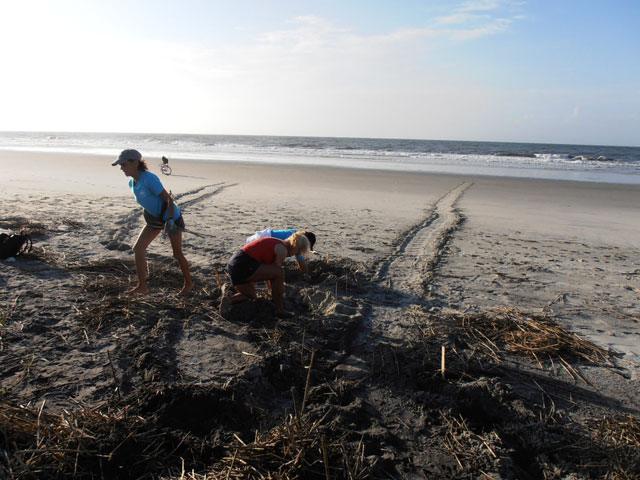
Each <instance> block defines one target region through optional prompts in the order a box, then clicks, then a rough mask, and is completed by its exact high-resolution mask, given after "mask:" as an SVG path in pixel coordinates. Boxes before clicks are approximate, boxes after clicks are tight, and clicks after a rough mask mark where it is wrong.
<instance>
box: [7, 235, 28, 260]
mask: <svg viewBox="0 0 640 480" xmlns="http://www.w3.org/2000/svg"><path fill="white" fill-rule="evenodd" d="M32 245H33V243H32V242H31V237H30V236H29V235H27V234H26V233H22V234H20V235H18V234H14V235H7V234H6V233H0V258H1V259H3V260H4V259H7V258H9V257H15V256H16V255H20V254H21V253H27V252H30V251H31V247H32Z"/></svg>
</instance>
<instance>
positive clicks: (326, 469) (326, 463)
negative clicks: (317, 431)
mask: <svg viewBox="0 0 640 480" xmlns="http://www.w3.org/2000/svg"><path fill="white" fill-rule="evenodd" d="M322 458H323V459H324V475H325V477H326V479H327V480H331V475H330V474H329V455H328V454H327V439H326V438H325V436H324V435H322Z"/></svg>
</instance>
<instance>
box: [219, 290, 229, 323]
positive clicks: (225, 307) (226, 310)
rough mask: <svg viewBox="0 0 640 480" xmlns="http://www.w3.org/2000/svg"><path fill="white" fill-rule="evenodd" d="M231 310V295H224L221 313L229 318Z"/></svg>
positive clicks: (221, 301)
mask: <svg viewBox="0 0 640 480" xmlns="http://www.w3.org/2000/svg"><path fill="white" fill-rule="evenodd" d="M230 311H231V297H228V296H226V295H225V296H224V297H222V298H221V299H220V315H222V317H223V318H227V316H228V315H229V312H230Z"/></svg>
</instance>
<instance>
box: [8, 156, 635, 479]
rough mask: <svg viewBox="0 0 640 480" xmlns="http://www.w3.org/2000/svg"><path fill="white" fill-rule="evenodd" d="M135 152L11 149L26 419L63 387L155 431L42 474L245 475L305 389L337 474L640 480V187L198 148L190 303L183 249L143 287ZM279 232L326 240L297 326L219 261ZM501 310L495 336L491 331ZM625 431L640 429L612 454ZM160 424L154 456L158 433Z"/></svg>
mask: <svg viewBox="0 0 640 480" xmlns="http://www.w3.org/2000/svg"><path fill="white" fill-rule="evenodd" d="M111 161H112V159H111V158H105V157H98V156H86V155H85V156H80V155H77V156H74V155H51V154H46V155H45V154H33V153H15V152H2V153H0V166H1V167H2V172H3V175H2V178H1V179H0V187H1V188H0V202H1V206H2V212H3V214H2V218H1V219H0V229H4V230H21V229H24V230H25V231H27V232H30V233H31V235H32V237H33V243H34V250H33V252H32V253H31V254H28V255H24V256H19V257H18V258H17V259H16V261H13V262H12V261H2V262H0V315H1V317H0V318H1V323H0V338H1V342H2V343H1V346H0V361H1V364H2V371H1V374H0V388H2V395H3V397H2V401H3V402H4V403H3V405H4V406H5V407H4V408H5V412H8V411H9V410H8V409H11V408H15V409H20V408H21V407H20V406H27V410H29V409H31V410H33V411H35V412H38V411H39V410H38V409H39V408H41V407H42V404H43V401H45V400H46V403H45V407H44V408H43V411H45V412H48V413H49V414H50V415H52V417H50V421H51V422H55V421H56V420H55V419H56V418H58V417H57V416H56V415H60V414H61V412H63V411H64V410H63V409H66V411H67V412H86V411H91V412H95V411H100V412H105V411H108V412H110V413H109V415H112V416H111V417H109V415H107V414H104V415H106V417H108V418H115V417H117V418H134V417H135V418H137V419H140V418H144V419H146V422H147V423H144V426H143V427H136V428H137V429H136V430H134V431H135V432H137V433H136V434H137V435H138V437H136V436H135V435H133V436H132V434H127V433H124V434H123V436H122V437H118V433H122V432H128V431H129V430H127V428H130V425H129V427H127V428H125V426H124V424H123V425H120V424H118V423H117V422H116V424H117V425H119V427H118V428H115V427H113V426H112V430H111V431H110V432H111V433H110V434H109V435H105V436H104V438H103V437H101V436H100V435H99V434H98V433H96V434H95V435H94V440H93V443H91V442H90V441H89V440H84V442H85V443H84V445H87V444H90V443H91V448H89V447H86V448H87V451H86V452H84V453H83V455H80V454H79V453H78V452H80V451H81V450H80V447H77V451H76V453H77V454H76V457H75V458H76V460H75V464H73V462H71V466H69V465H67V464H65V463H64V462H62V461H58V463H55V461H53V460H51V457H50V456H49V457H47V456H46V455H43V458H44V457H46V459H42V458H41V459H40V463H43V464H47V462H49V463H48V464H47V465H49V466H51V465H53V467H51V468H52V470H51V472H54V473H51V472H49V473H47V475H49V474H50V476H49V477H48V476H46V475H44V474H42V473H41V474H40V478H53V477H54V476H55V472H58V471H59V472H67V473H68V471H67V470H65V468H67V469H68V468H72V469H75V472H76V476H77V477H78V478H91V477H90V476H89V474H88V473H86V472H89V471H91V472H94V473H95V472H96V471H98V470H99V471H101V472H102V473H101V474H102V475H104V476H105V478H140V477H142V476H143V473H144V474H145V475H150V476H160V475H165V476H166V477H172V476H173V478H179V476H180V469H181V468H182V463H181V462H182V461H184V465H185V468H186V469H187V471H191V469H194V471H195V472H196V473H193V474H192V477H193V478H199V477H197V475H198V474H204V473H206V472H209V473H211V474H212V475H213V473H217V474H220V475H223V474H224V472H227V473H228V472H230V471H232V470H233V471H235V470H234V469H238V468H240V467H239V466H238V465H239V463H235V462H233V461H230V460H229V458H233V456H234V455H238V452H239V451H240V452H242V449H240V450H238V449H237V447H238V446H239V445H240V444H238V438H242V439H243V440H244V441H245V442H247V443H250V441H252V440H254V437H255V436H256V435H257V434H256V432H258V433H260V434H262V433H265V432H271V431H272V430H271V429H273V428H275V426H277V425H280V424H281V422H285V423H286V419H287V418H289V417H287V412H288V413H292V412H294V411H296V406H297V407H298V410H299V409H300V408H301V405H302V404H303V403H304V402H305V400H304V399H303V398H302V397H303V392H304V391H305V390H306V391H307V393H308V398H307V399H306V405H305V406H306V411H305V412H303V413H300V412H299V415H298V419H300V418H304V419H307V420H308V421H309V422H311V423H313V422H317V424H316V427H314V428H315V430H314V429H311V430H312V431H313V432H316V433H314V434H311V433H309V432H307V433H308V434H309V435H310V438H311V439H312V440H309V441H310V442H311V443H313V442H314V441H316V440H317V441H319V440H318V439H319V438H320V435H319V433H317V432H322V434H323V435H324V436H325V437H326V438H327V439H328V441H329V444H328V447H327V448H326V449H325V451H328V463H329V464H330V473H331V476H332V478H364V476H366V475H371V476H372V477H373V478H481V477H482V475H483V474H484V475H486V476H485V477H484V478H487V476H488V477H489V478H598V477H601V476H603V475H605V474H607V472H608V473H609V474H611V472H614V474H616V475H618V476H617V477H616V476H611V477H610V478H637V476H638V475H640V444H639V443H638V442H639V441H640V436H638V435H640V434H638V423H637V422H638V420H637V419H638V415H639V413H640V412H639V411H638V410H639V408H638V405H640V402H639V399H640V398H639V397H640V388H639V387H640V378H639V372H640V340H639V337H638V330H639V324H638V322H639V321H640V314H639V312H640V308H639V306H640V247H639V245H638V238H640V222H638V218H640V207H639V206H640V188H639V187H637V186H630V185H613V184H594V183H576V182H561V181H540V180H523V179H507V178H493V177H461V176H453V175H430V174H406V173H393V172H378V171H363V170H350V169H333V168H332V169H329V168H316V167H287V166H267V165H256V164H246V165H245V164H231V163H215V164H212V163H205V162H194V161H184V160H178V159H176V160H172V166H173V174H172V175H171V176H161V180H162V181H163V184H164V185H165V188H166V189H167V190H171V191H172V192H173V195H174V197H175V198H176V200H177V202H178V203H179V205H180V206H181V208H182V209H183V211H184V216H185V222H186V226H187V229H188V232H187V233H186V234H185V236H184V250H185V254H186V256H187V259H188V260H189V261H190V263H191V266H192V271H193V276H194V280H195V282H196V288H195V290H194V292H193V295H192V296H191V297H189V298H187V299H186V300H176V299H175V297H174V296H173V295H174V293H175V292H176V291H177V290H178V289H179V287H180V284H181V278H180V274H179V270H178V267H177V265H176V264H175V262H174V260H173V259H172V258H171V250H170V247H169V244H168V241H167V240H166V239H159V240H157V241H156V242H154V243H153V244H152V245H151V247H150V249H149V252H148V259H149V263H150V287H151V289H152V291H151V293H150V294H149V295H148V296H145V297H142V298H135V299H130V298H128V297H126V296H125V295H123V293H124V291H125V290H126V289H127V288H130V287H131V286H132V285H133V282H134V272H133V258H132V254H131V252H130V247H131V245H132V244H133V242H134V241H135V238H136V236H137V234H138V232H139V230H140V228H141V226H142V224H143V223H142V222H143V220H142V215H141V210H140V208H139V207H138V205H137V204H136V203H135V200H134V198H133V196H132V195H131V193H130V192H129V191H128V188H127V179H126V178H125V177H124V175H123V174H122V173H121V171H120V170H119V169H118V168H116V167H111V166H110V162H111ZM158 163H159V161H158V160H157V159H153V160H151V161H150V162H149V164H150V167H151V171H153V172H154V173H159V166H158ZM266 227H274V228H298V229H303V228H308V229H311V230H312V231H314V232H315V233H316V235H317V237H318V243H317V245H316V250H317V251H318V252H319V253H318V255H316V257H315V258H314V259H313V260H312V262H311V267H312V269H311V273H310V275H308V276H302V275H301V274H299V273H298V272H297V271H296V270H295V268H294V263H293V262H290V263H288V264H287V269H286V270H287V271H286V274H287V290H286V294H285V306H286V307H287V308H288V309H290V310H292V311H294V312H295V317H294V319H292V320H287V321H280V322H279V321H277V320H276V319H275V318H274V317H273V314H272V311H271V306H270V303H269V302H268V301H267V300H266V299H260V300H258V301H256V302H249V303H247V304H244V305H238V306H236V307H234V309H233V311H232V313H231V316H230V318H229V319H223V318H221V317H220V316H219V315H218V314H217V306H218V303H219V295H220V288H219V285H218V283H217V273H218V274H220V275H221V278H222V280H225V277H224V274H223V269H224V265H225V264H226V261H227V259H228V258H229V257H230V255H231V254H232V253H233V252H234V251H235V249H236V248H238V247H239V246H240V245H241V244H242V243H243V242H244V239H245V238H246V237H247V236H249V235H251V234H252V233H254V231H255V230H259V229H262V228H266ZM505 318H507V320H508V322H510V323H509V324H510V325H513V324H515V323H519V322H524V323H521V325H526V324H527V319H529V324H531V325H534V326H540V325H542V324H545V325H546V323H544V322H547V321H548V322H550V325H551V326H552V327H553V328H555V327H556V326H557V327H558V328H560V329H566V332H565V330H562V332H565V333H563V335H566V337H559V338H561V339H562V338H574V337H572V336H571V333H576V334H578V335H579V336H578V337H575V338H578V339H580V340H585V341H586V342H590V343H589V344H587V345H591V346H592V347H591V346H589V347H584V348H583V350H582V351H581V352H582V354H580V352H578V350H580V348H582V347H580V348H578V347H575V346H574V347H564V348H565V349H564V350H563V349H562V348H561V347H560V346H559V345H560V343H561V342H560V340H557V339H556V340H554V341H555V342H556V343H555V344H553V342H550V343H551V344H553V345H550V344H547V345H546V346H544V347H541V346H540V345H539V344H537V347H536V348H537V349H535V348H531V349H529V350H528V351H527V352H528V354H522V352H521V351H520V352H519V351H518V349H517V348H515V347H514V345H515V344H516V343H517V342H516V341H515V337H514V336H513V335H514V334H511V335H512V336H511V337H510V338H511V340H504V339H503V340H504V341H503V342H502V343H500V342H499V341H498V340H496V339H497V338H498V337H496V336H491V335H492V334H496V331H495V325H496V323H495V322H496V321H498V320H500V321H503V320H504V319H505ZM486 321H489V322H494V323H492V325H493V326H494V331H493V332H490V331H489V330H486V329H485V330H482V331H481V332H480V333H478V331H473V332H475V333H473V332H472V331H471V330H470V322H471V325H473V322H476V325H481V324H483V323H482V322H486ZM519 324H520V323H519ZM500 325H502V327H501V328H503V329H504V328H507V327H505V326H504V325H506V324H500ZM544 337H545V338H547V337H549V335H546V334H545V335H544ZM442 346H444V347H445V355H446V359H447V363H446V367H447V368H446V371H445V373H444V375H443V374H442V373H441V371H440V369H441V347H442ZM585 348H586V350H585ZM600 349H601V350H600ZM312 352H314V353H313V357H312ZM584 352H588V353H584ZM593 352H596V353H595V356H590V355H591V354H592V353H593ZM598 352H599V353H598ZM581 355H582V356H581ZM312 361H313V362H314V363H313V365H312V368H311V369H310V370H309V369H308V368H307V369H305V366H309V364H310V362H312ZM309 371H310V372H311V374H310V375H309V377H307V374H308V372H309ZM307 382H308V387H307ZM292 387H295V388H296V389H297V390H296V393H294V394H293V396H292V393H291V388H292ZM296 395H297V397H296ZM292 398H297V399H298V402H297V405H294V403H293V401H292ZM18 411H22V410H18ZM7 415H8V414H7ZM15 415H17V414H15ZM15 415H14V417H11V418H13V419H14V421H15V418H17V417H15ZM106 417H105V418H106ZM7 418H8V417H7ZM25 418H26V417H25ZM34 418H35V417H34ZM38 418H39V417H38ZM92 418H93V417H92ZM101 418H102V417H101ZM85 420H86V418H85ZM605 420H606V422H609V421H611V422H613V423H612V425H614V427H612V428H613V431H614V432H618V433H619V432H620V431H621V427H619V426H620V425H621V424H624V425H627V427H625V428H628V432H635V433H634V434H635V435H637V436H635V437H633V436H632V437H629V435H631V433H628V434H627V437H626V438H631V441H630V443H629V442H627V443H625V442H622V441H616V442H617V443H616V442H613V443H612V442H611V441H610V439H609V438H608V437H607V435H606V432H605V430H604V427H603V425H605V423H606V422H605ZM92 421H93V422H94V423H93V424H92V425H93V426H94V427H95V428H96V429H98V427H96V426H95V422H97V421H96V420H95V419H94V420H92ZM616 422H618V423H616ZM620 422H622V423H620ZM624 422H626V423H624ZM98 423H99V422H98ZM296 425H297V427H296V428H300V421H299V422H298V423H297V424H296ZM318 425H320V426H318ZM607 425H608V423H607ZM629 425H630V426H629ZM0 427H3V428H4V431H5V433H6V431H7V428H9V427H7V426H6V425H3V424H2V423H0ZM87 428H88V427H87ZM98 430H99V429H98ZM100 431H101V430H100ZM121 431H122V432H121ZM625 431H627V430H625ZM114 432H115V433H114ZM140 432H146V434H148V436H145V435H146V434H143V433H140ZM158 432H161V433H162V435H164V437H163V438H165V440H163V441H162V442H159V443H156V444H154V448H155V450H154V451H155V452H156V455H155V456H154V455H151V454H149V451H150V450H153V449H151V448H150V447H149V445H148V444H145V443H144V441H143V440H145V439H148V438H154V439H157V438H158V435H159V434H160V433H158ZM603 432H604V433H603ZM12 433H13V434H15V435H16V436H18V435H17V434H16V432H12V431H11V430H9V433H8V435H9V437H11V435H12ZM265 434H266V433H265ZM69 435H71V434H69ZM127 435H128V436H127ZM234 435H235V436H234ZM316 437H317V438H316ZM95 438H98V439H101V441H97V440H95ZM107 438H108V439H109V440H107ZM135 438H137V441H135V442H134V441H133V440H132V439H135ZM30 441H33V439H30V437H29V436H28V435H26V436H25V437H24V438H22V437H20V439H19V441H18V440H17V439H15V440H12V439H11V438H9V440H5V443H4V445H3V446H2V449H3V450H4V451H6V452H7V457H6V459H4V460H1V461H0V466H2V468H4V470H0V471H3V472H4V473H5V474H7V473H8V474H9V475H14V477H15V478H20V477H18V476H17V475H16V474H15V472H16V471H17V470H16V469H19V468H22V467H21V465H20V463H21V462H22V461H23V460H24V455H25V454H24V452H21V450H28V449H29V445H30V443H29V442H30ZM51 441H52V442H53V440H51ZM12 442H13V443H12ZM127 442H128V443H127ZM132 442H133V444H132ZM154 442H158V441H157V440H154ZM634 442H635V443H634ZM32 443H33V442H32ZM42 445H45V446H46V442H44V443H43V442H41V445H40V447H39V448H40V449H41V450H42V449H44V448H45V447H43V446H42ZM123 445H124V446H123ZM310 445H311V444H310ZM561 445H562V446H565V447H563V448H564V449H562V448H559V446H561ZM567 445H569V446H567ZM51 448H53V447H51ZM245 448H248V447H245ZM298 448H301V447H298ZM234 449H235V450H234ZM32 450H33V449H32ZM106 450H108V451H106ZM115 452H117V453H115ZM197 452H199V453H197ZM234 452H235V454H234ZM261 452H264V449H263V450H261ZM110 453H111V456H110V457H109V459H108V460H100V461H97V460H95V459H96V458H102V457H99V455H100V454H102V455H109V454H110ZM249 454H250V455H249ZM247 455H248V457H250V458H254V459H258V460H255V462H256V465H257V466H254V467H255V468H256V469H258V470H259V467H260V468H263V470H262V472H263V474H264V472H266V471H269V469H268V468H267V467H266V466H265V462H266V461H265V460H264V458H263V457H262V456H260V455H257V454H256V452H255V451H253V450H251V451H248V453H247ZM278 455H279V457H278ZM278 455H276V457H278V458H286V455H285V454H284V453H282V451H279V453H278ZM314 455H315V457H314ZM598 455H600V456H604V458H605V460H604V461H596V459H597V458H600V457H598ZM85 457H86V458H85ZM303 457H304V458H307V459H308V461H307V462H306V464H305V465H306V467H305V468H307V470H304V471H303V473H298V474H299V475H300V478H316V477H317V478H324V474H325V472H324V466H323V463H324V458H323V456H322V448H320V446H319V444H318V443H317V442H316V443H313V445H312V447H310V448H308V449H307V450H305V455H304V456H303ZM316 457H317V458H316ZM78 458H80V459H81V461H78ZM92 458H93V460H91V459H92ZM300 458H302V457H300ZM300 458H298V460H296V462H298V463H295V462H292V463H291V465H294V466H295V465H298V466H300V465H302V463H304V462H302V460H300ZM82 459H84V463H83V461H82ZM225 459H226V460H225ZM260 459H262V460H260ZM622 459H624V460H622ZM260 462H262V463H260ZM301 462H302V463H301ZM35 463H37V462H36V461H34V462H32V464H35ZM284 463H286V462H285V461H284V460H283V461H282V462H281V464H284ZM250 464H251V462H249V463H248V464H246V465H250ZM122 465H128V467H127V468H126V469H123V467H122ZM291 465H289V466H291ZM303 466H304V465H303ZM254 467H252V468H254ZM280 467H281V466H280ZM11 468H12V469H13V470H11ZM24 468H27V467H24ZM29 468H31V467H29ZM83 468H84V470H83ZM245 468H249V467H245ZM273 468H275V467H273ZM301 468H302V467H301ZM56 469H57V470H56ZM225 469H226V470H225ZM45 470H46V469H45ZM25 471H26V470H25ZM43 471H44V470H43ZM12 472H13V473H12ZM47 472H48V471H47ZM247 472H248V470H247V471H245V472H244V473H245V475H246V476H250V475H249V474H248V473H247ZM357 472H360V473H359V474H358V473H357ZM621 472H622V473H621ZM623 474H628V475H629V476H628V477H624V476H622V475H623ZM82 475H85V476H84V477H83V476H82ZM96 475H98V474H97V473H96ZM358 475H360V476H358ZM572 475H574V476H572ZM37 476H38V475H36V476H35V477H33V478H36V477H37ZM254 476H255V478H259V476H258V475H257V474H254ZM211 478H216V477H213V476H212V477H211ZM221 478H224V476H222V477H221ZM284 478H286V475H285V476H284Z"/></svg>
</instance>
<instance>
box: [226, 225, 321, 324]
mask: <svg viewBox="0 0 640 480" xmlns="http://www.w3.org/2000/svg"><path fill="white" fill-rule="evenodd" d="M309 248H310V247H309V239H308V238H307V237H306V236H305V235H304V234H303V233H302V232H296V233H294V234H293V235H291V236H290V237H289V238H287V239H286V240H280V239H278V238H272V237H263V238H258V239H257V240H254V241H253V242H250V243H247V244H246V245H244V246H243V247H242V248H241V249H240V250H238V251H237V252H236V253H234V255H233V256H232V257H231V259H230V260H229V263H228V264H227V272H228V273H229V276H230V277H231V282H232V283H233V285H234V287H236V290H237V293H235V294H234V295H233V296H227V295H226V294H225V292H224V290H223V293H222V300H221V301H220V313H221V314H222V315H223V316H225V315H226V314H227V313H228V311H229V309H230V307H231V304H233V303H239V302H243V301H245V300H249V299H250V298H256V288H255V286H254V285H253V282H260V281H266V282H268V284H270V287H271V300H272V301H273V305H274V306H275V308H276V315H277V316H279V317H281V318H284V317H288V316H290V315H291V314H290V313H289V312H287V311H286V310H285V309H284V304H283V296H284V269H283V268H282V262H284V260H285V258H287V256H289V255H304V254H305V253H306V252H308V251H309Z"/></svg>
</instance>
